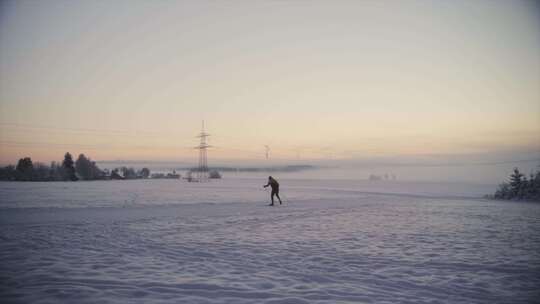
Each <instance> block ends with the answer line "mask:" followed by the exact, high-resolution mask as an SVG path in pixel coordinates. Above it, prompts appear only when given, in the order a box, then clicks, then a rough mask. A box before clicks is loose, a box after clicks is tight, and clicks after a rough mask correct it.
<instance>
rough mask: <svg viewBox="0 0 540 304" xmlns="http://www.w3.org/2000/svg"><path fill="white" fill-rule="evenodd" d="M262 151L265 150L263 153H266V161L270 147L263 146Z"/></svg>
mask: <svg viewBox="0 0 540 304" xmlns="http://www.w3.org/2000/svg"><path fill="white" fill-rule="evenodd" d="M264 149H265V151H266V159H268V153H269V152H270V147H269V146H267V145H265V146H264Z"/></svg>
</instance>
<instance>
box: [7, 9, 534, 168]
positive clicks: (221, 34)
mask: <svg viewBox="0 0 540 304" xmlns="http://www.w3.org/2000/svg"><path fill="white" fill-rule="evenodd" d="M202 120H205V122H206V127H207V131H208V132H209V133H211V134H212V137H211V138H210V144H212V145H214V146H215V147H214V148H213V150H212V151H211V152H210V155H211V156H212V157H215V158H219V159H252V160H253V159H261V160H263V159H264V145H269V146H270V147H271V157H272V158H275V159H297V158H302V159H360V158H369V157H378V156H401V155H403V156H415V155H464V154H466V155H493V154H504V155H507V156H508V155H510V156H509V157H511V156H512V155H516V157H518V156H517V155H522V154H523V153H526V154H527V153H528V154H530V155H534V154H536V155H538V156H540V5H538V2H534V1H209V2H206V1H2V2H0V163H15V162H16V161H17V159H19V158H20V157H22V156H31V157H32V159H35V160H39V161H51V160H60V159H61V158H62V155H63V153H64V152H66V151H70V152H72V153H73V154H79V153H85V154H87V155H89V156H90V157H92V158H93V159H97V160H115V159H124V160H142V159H144V160H183V159H191V158H195V157H196V156H197V154H196V151H194V150H193V148H192V147H194V146H196V145H197V140H198V139H197V138H196V137H195V136H196V135H197V133H198V132H200V129H201V121H202ZM520 153H521V154H520Z"/></svg>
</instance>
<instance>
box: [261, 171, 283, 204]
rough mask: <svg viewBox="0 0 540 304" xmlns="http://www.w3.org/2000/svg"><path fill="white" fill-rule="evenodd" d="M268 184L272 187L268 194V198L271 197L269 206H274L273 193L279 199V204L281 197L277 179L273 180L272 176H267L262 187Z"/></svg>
mask: <svg viewBox="0 0 540 304" xmlns="http://www.w3.org/2000/svg"><path fill="white" fill-rule="evenodd" d="M268 186H270V187H271V188H272V193H271V194H270V198H271V199H272V203H271V204H270V206H274V195H275V196H277V198H278V199H279V204H280V205H281V198H280V197H279V183H278V182H277V180H275V179H274V178H273V177H271V176H269V177H268V184H266V185H264V186H263V187H265V188H266V187H268Z"/></svg>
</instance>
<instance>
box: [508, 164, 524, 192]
mask: <svg viewBox="0 0 540 304" xmlns="http://www.w3.org/2000/svg"><path fill="white" fill-rule="evenodd" d="M522 185H523V174H522V173H521V172H519V170H518V168H514V172H513V173H512V174H511V175H510V191H511V192H512V197H518V195H520V194H521V192H522V189H521V188H522Z"/></svg>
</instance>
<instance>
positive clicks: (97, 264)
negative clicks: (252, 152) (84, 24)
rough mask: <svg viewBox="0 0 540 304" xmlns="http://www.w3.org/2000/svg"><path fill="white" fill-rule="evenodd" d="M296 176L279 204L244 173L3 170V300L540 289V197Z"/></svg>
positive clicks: (349, 296) (315, 299) (430, 297)
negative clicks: (61, 177) (145, 177)
mask: <svg viewBox="0 0 540 304" xmlns="http://www.w3.org/2000/svg"><path fill="white" fill-rule="evenodd" d="M176 182H177V183H178V181H176ZM302 183H304V184H302ZM302 183H300V182H298V184H297V185H296V186H294V187H290V188H288V189H287V188H283V189H282V192H283V194H284V195H285V196H286V197H287V198H288V201H286V203H285V205H284V206H277V207H267V206H265V205H264V204H265V203H267V197H266V195H268V192H264V191H263V190H261V189H259V187H260V185H258V183H255V182H246V181H223V183H211V184H206V185H186V184H181V185H178V184H172V183H171V182H169V181H167V182H165V183H162V181H148V182H147V183H143V182H141V181H138V182H133V183H130V182H119V183H115V182H108V183H71V184H70V183H66V184H64V183H48V184H45V185H43V184H37V183H36V184H35V185H34V187H31V185H32V184H33V183H24V184H23V183H0V190H1V193H2V197H1V198H0V227H1V229H0V259H1V261H2V262H1V265H0V300H1V302H2V303H12V302H13V303H532V302H535V301H538V299H540V291H539V290H540V289H539V288H538V286H540V233H539V232H540V205H539V204H534V203H516V202H497V201H487V200H482V199H464V198H459V197H454V198H452V197H450V196H448V197H446V196H447V193H438V192H437V191H435V193H434V192H431V194H430V195H431V196H425V193H423V194H422V195H415V194H414V193H410V192H406V191H402V193H403V194H406V195H396V194H392V195H385V194H375V193H373V192H379V189H374V191H371V193H370V192H369V191H354V190H355V189H354V187H352V186H351V187H347V189H338V188H334V189H330V190H329V189H322V188H318V187H312V186H310V185H308V184H309V182H302ZM115 184H116V185H117V187H118V188H117V187H115V186H114V185H115ZM246 184H247V185H246ZM49 185H50V186H49ZM85 185H86V186H87V187H88V188H89V190H87V192H83V193H82V194H81V193H80V192H82V191H81V189H84V187H85ZM167 185H168V186H171V185H175V187H177V188H175V189H180V190H167V189H169V188H167ZM406 186H407V185H405V186H404V187H406ZM51 187H52V190H50V189H51ZM66 187H67V189H65V188H66ZM74 187H75V188H74ZM189 187H192V188H189ZM47 189H48V190H47ZM73 189H76V190H77V191H79V193H78V194H75V193H74V192H72V191H74V190H73ZM227 189H229V190H227ZM306 189H308V190H306ZM321 189H322V190H321ZM362 190H365V189H362ZM175 191H176V192H175ZM178 191H181V192H182V194H180V193H178ZM439 192H440V191H439ZM96 194H98V195H96ZM469 194H470V193H469ZM461 195H465V194H460V196H461ZM471 196H474V195H471ZM129 197H132V198H133V200H132V201H129V200H128V198H129ZM85 199H86V200H87V201H85ZM126 201H127V202H126ZM190 201H191V202H192V203H189V202H190Z"/></svg>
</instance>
